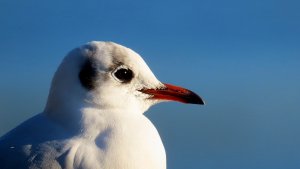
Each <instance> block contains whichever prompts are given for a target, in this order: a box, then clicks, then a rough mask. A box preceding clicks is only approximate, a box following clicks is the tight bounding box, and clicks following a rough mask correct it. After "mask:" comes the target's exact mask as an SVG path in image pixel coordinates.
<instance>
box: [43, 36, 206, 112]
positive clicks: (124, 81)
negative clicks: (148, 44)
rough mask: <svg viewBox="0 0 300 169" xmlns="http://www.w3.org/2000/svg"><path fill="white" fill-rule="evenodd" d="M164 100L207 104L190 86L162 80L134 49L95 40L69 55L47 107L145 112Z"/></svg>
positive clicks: (54, 82) (57, 75) (53, 82)
mask: <svg viewBox="0 0 300 169" xmlns="http://www.w3.org/2000/svg"><path fill="white" fill-rule="evenodd" d="M162 101H178V102H183V103H192V104H204V101H203V100H202V99H201V98H200V97H199V96H198V95H197V94H195V93H194V92H192V91H190V90H187V89H184V88H182V87H178V86H174V85H170V84H165V83H161V82H160V81H159V80H158V79H157V78H156V77H155V75H154V74H153V73H152V71H151V70H150V68H149V67H148V66H147V64H146V63H145V62H144V60H143V59H142V58H141V56H140V55H139V54H137V53H136V52H134V51H133V50H131V49H129V48H126V47H124V46H121V45H119V44H116V43H112V42H96V41H94V42H90V43H87V44H85V45H83V46H81V47H79V48H76V49H74V50H72V51H71V52H70V53H69V54H68V55H67V56H66V57H65V59H64V60H63V62H62V63H61V65H60V66H59V68H58V70H57V71H56V73H55V75H54V78H53V80H52V85H51V89H50V93H49V97H48V103H47V106H46V110H47V111H48V112H58V111H61V112H67V111H70V110H69V109H70V108H71V107H73V108H83V107H93V108H99V109H119V110H127V109H130V110H133V109H134V110H137V111H134V112H140V113H143V112H144V111H146V110H147V109H148V108H149V107H150V106H151V105H154V104H156V103H159V102H162Z"/></svg>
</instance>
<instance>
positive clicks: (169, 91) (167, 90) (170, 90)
mask: <svg viewBox="0 0 300 169" xmlns="http://www.w3.org/2000/svg"><path fill="white" fill-rule="evenodd" d="M164 85H165V87H164V88H161V89H142V90H140V91H141V92H143V93H146V94H149V95H151V99H159V100H171V101H178V102H182V103H190V104H202V105H204V104H205V103H204V101H203V99H202V98H201V97H200V96H198V95H197V94H196V93H194V92H192V91H190V90H188V89H185V88H182V87H178V86H174V85H170V84H164Z"/></svg>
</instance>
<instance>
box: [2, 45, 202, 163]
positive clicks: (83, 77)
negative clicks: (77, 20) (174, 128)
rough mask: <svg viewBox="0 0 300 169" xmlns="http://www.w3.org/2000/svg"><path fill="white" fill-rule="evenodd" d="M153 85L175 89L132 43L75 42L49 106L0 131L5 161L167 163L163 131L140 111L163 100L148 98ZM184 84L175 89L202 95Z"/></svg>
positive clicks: (192, 99)
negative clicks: (165, 83)
mask: <svg viewBox="0 0 300 169" xmlns="http://www.w3.org/2000/svg"><path fill="white" fill-rule="evenodd" d="M171 87H172V86H171ZM148 89H149V90H150V89H151V92H152V93H151V94H149V93H147V91H149V90H148ZM153 90H164V91H165V92H164V93H167V94H169V93H170V92H169V93H168V90H167V88H166V87H165V85H164V84H163V83H161V82H160V81H158V80H157V78H156V77H155V76H154V74H153V73H152V72H151V70H150V69H149V67H148V66H147V64H146V63H145V62H144V61H143V59H142V58H141V57H140V56H139V55H138V54H137V53H135V52H134V51H132V50H131V49H129V48H126V47H123V46H121V45H118V44H115V43H112V42H95V41H94V42H90V43H88V44H85V45H83V46H81V47H78V48H76V49H74V50H72V51H71V52H70V53H69V54H68V55H67V56H66V57H65V59H64V60H63V62H62V63H61V65H60V66H59V68H58V70H57V71H56V73H55V75H54V78H53V80H52V84H51V89H50V92H49V97H48V101H47V105H46V107H45V110H44V111H43V112H42V113H40V114H38V115H36V116H34V117H33V118H31V119H29V120H27V121H25V122H24V123H22V124H21V125H19V126H18V127H16V128H15V129H13V130H12V131H10V132H9V133H7V134H5V135H4V136H2V137H1V139H0V168H2V169H5V168H33V169H35V168H67V169H72V168H78V169H79V168H82V169H97V168H98V169H165V168H166V155H165V150H164V147H163V144H162V141H161V139H160V136H159V134H158V132H157V130H156V128H155V127H154V125H153V124H152V123H151V122H150V121H149V120H148V119H147V117H145V116H144V115H143V113H144V112H145V111H146V110H147V109H148V108H149V107H150V106H151V105H153V104H155V103H158V102H161V101H163V100H164V99H161V98H163V97H161V96H160V99H151V97H152V95H155V92H154V93H153ZM174 91H177V89H176V90H173V91H172V92H173V93H174ZM178 91H180V90H178ZM182 91H183V90H182ZM182 91H181V92H178V93H179V95H180V96H179V95H176V96H174V97H181V95H186V96H191V95H192V94H193V97H184V99H185V100H186V101H187V102H190V103H197V104H199V101H202V100H201V98H200V97H198V96H196V95H195V94H194V93H189V92H190V91H188V92H187V93H182ZM184 92H185V91H184ZM160 93H161V92H160ZM160 93H159V95H161V94H160ZM173 93H171V95H174V94H173ZM153 98H154V97H153ZM165 98H166V99H165V100H169V98H171V97H169V96H168V97H165ZM197 99H198V100H197ZM170 100H172V98H171V99H170ZM196 100H197V101H196Z"/></svg>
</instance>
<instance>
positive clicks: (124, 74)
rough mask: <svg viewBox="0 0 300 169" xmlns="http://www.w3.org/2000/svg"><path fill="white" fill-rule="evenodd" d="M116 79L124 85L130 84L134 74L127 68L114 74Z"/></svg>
mask: <svg viewBox="0 0 300 169" xmlns="http://www.w3.org/2000/svg"><path fill="white" fill-rule="evenodd" d="M114 75H115V77H116V78H117V79H118V80H120V81H121V82H122V83H128V82H130V81H131V79H132V78H133V72H132V70H130V69H127V68H120V69H118V70H117V71H116V72H115V73H114Z"/></svg>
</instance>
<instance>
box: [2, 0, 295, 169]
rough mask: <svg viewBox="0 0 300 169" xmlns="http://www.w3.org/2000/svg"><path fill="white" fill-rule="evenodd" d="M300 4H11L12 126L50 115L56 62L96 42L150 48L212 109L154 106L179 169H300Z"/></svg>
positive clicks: (162, 73)
mask: <svg viewBox="0 0 300 169" xmlns="http://www.w3.org/2000/svg"><path fill="white" fill-rule="evenodd" d="M299 7H300V3H299V1H296V0H295V1H293V0H284V1H283V0H272V1H271V0H252V1H238V0H229V1H221V0H210V1H208V0H205V1H203V0H200V1H199V0H197V1H196V0H195V1H192V0H187V1H178V0H172V1H171V0H164V1H158V0H153V1H137V0H130V1H129V0H127V1H113V0H112V1H99V0H98V1H96V0H90V1H79V0H76V1H58V0H52V1H37V0H28V1H20V2H18V1H14V0H1V1H0V23H1V27H0V46H1V47H0V49H1V50H0V57H1V62H0V76H1V78H2V80H1V81H0V92H1V95H0V134H1V135H2V134H4V133H5V132H7V131H9V130H10V129H12V128H13V127H15V126H16V125H17V124H19V123H20V122H22V121H24V120H26V119H27V118H29V117H31V116H33V115H35V114H37V113H39V112H41V111H42V110H43V107H44V104H45V102H46V99H47V94H48V90H49V87H50V86H49V85H50V82H51V78H52V76H53V73H54V71H55V70H56V68H57V66H58V64H59V63H60V61H61V60H62V58H63V57H64V55H65V54H66V53H67V52H68V51H69V50H71V49H72V48H74V47H76V46H78V45H81V44H83V43H86V42H88V41H91V40H105V41H114V42H117V43H121V44H123V45H125V46H128V47H130V48H132V49H133V50H135V51H137V52H138V53H140V54H141V55H142V56H143V58H144V59H145V60H146V62H147V63H148V65H149V66H150V67H151V69H152V70H153V72H154V73H155V74H156V76H157V77H158V78H159V79H160V80H161V81H163V82H168V83H172V84H176V85H181V86H184V87H187V88H189V89H191V90H193V91H195V92H197V93H199V94H200V95H201V96H202V97H203V98H204V99H205V100H206V102H207V105H206V106H203V107H200V106H195V105H183V104H178V103H166V104H160V105H157V106H154V107H153V108H152V109H150V111H148V112H147V113H146V115H147V116H148V117H149V118H150V119H151V120H152V121H153V123H154V124H155V125H156V126H157V128H158V130H159V132H160V134H161V136H162V139H163V141H164V144H165V147H166V151H167V156H168V167H169V168H172V169H180V168H189V169H198V168H207V169H219V168H222V169H225V168H228V169H229V168H230V169H241V168H243V169H250V168H256V169H265V168H272V169H277V168H278V169H281V168H285V169H293V168H295V169H296V168H300V144H299V142H300V135H299V133H300V123H299V119H300V105H299V103H298V102H299V100H300V88H299V86H300V48H299V44H300V11H299Z"/></svg>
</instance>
